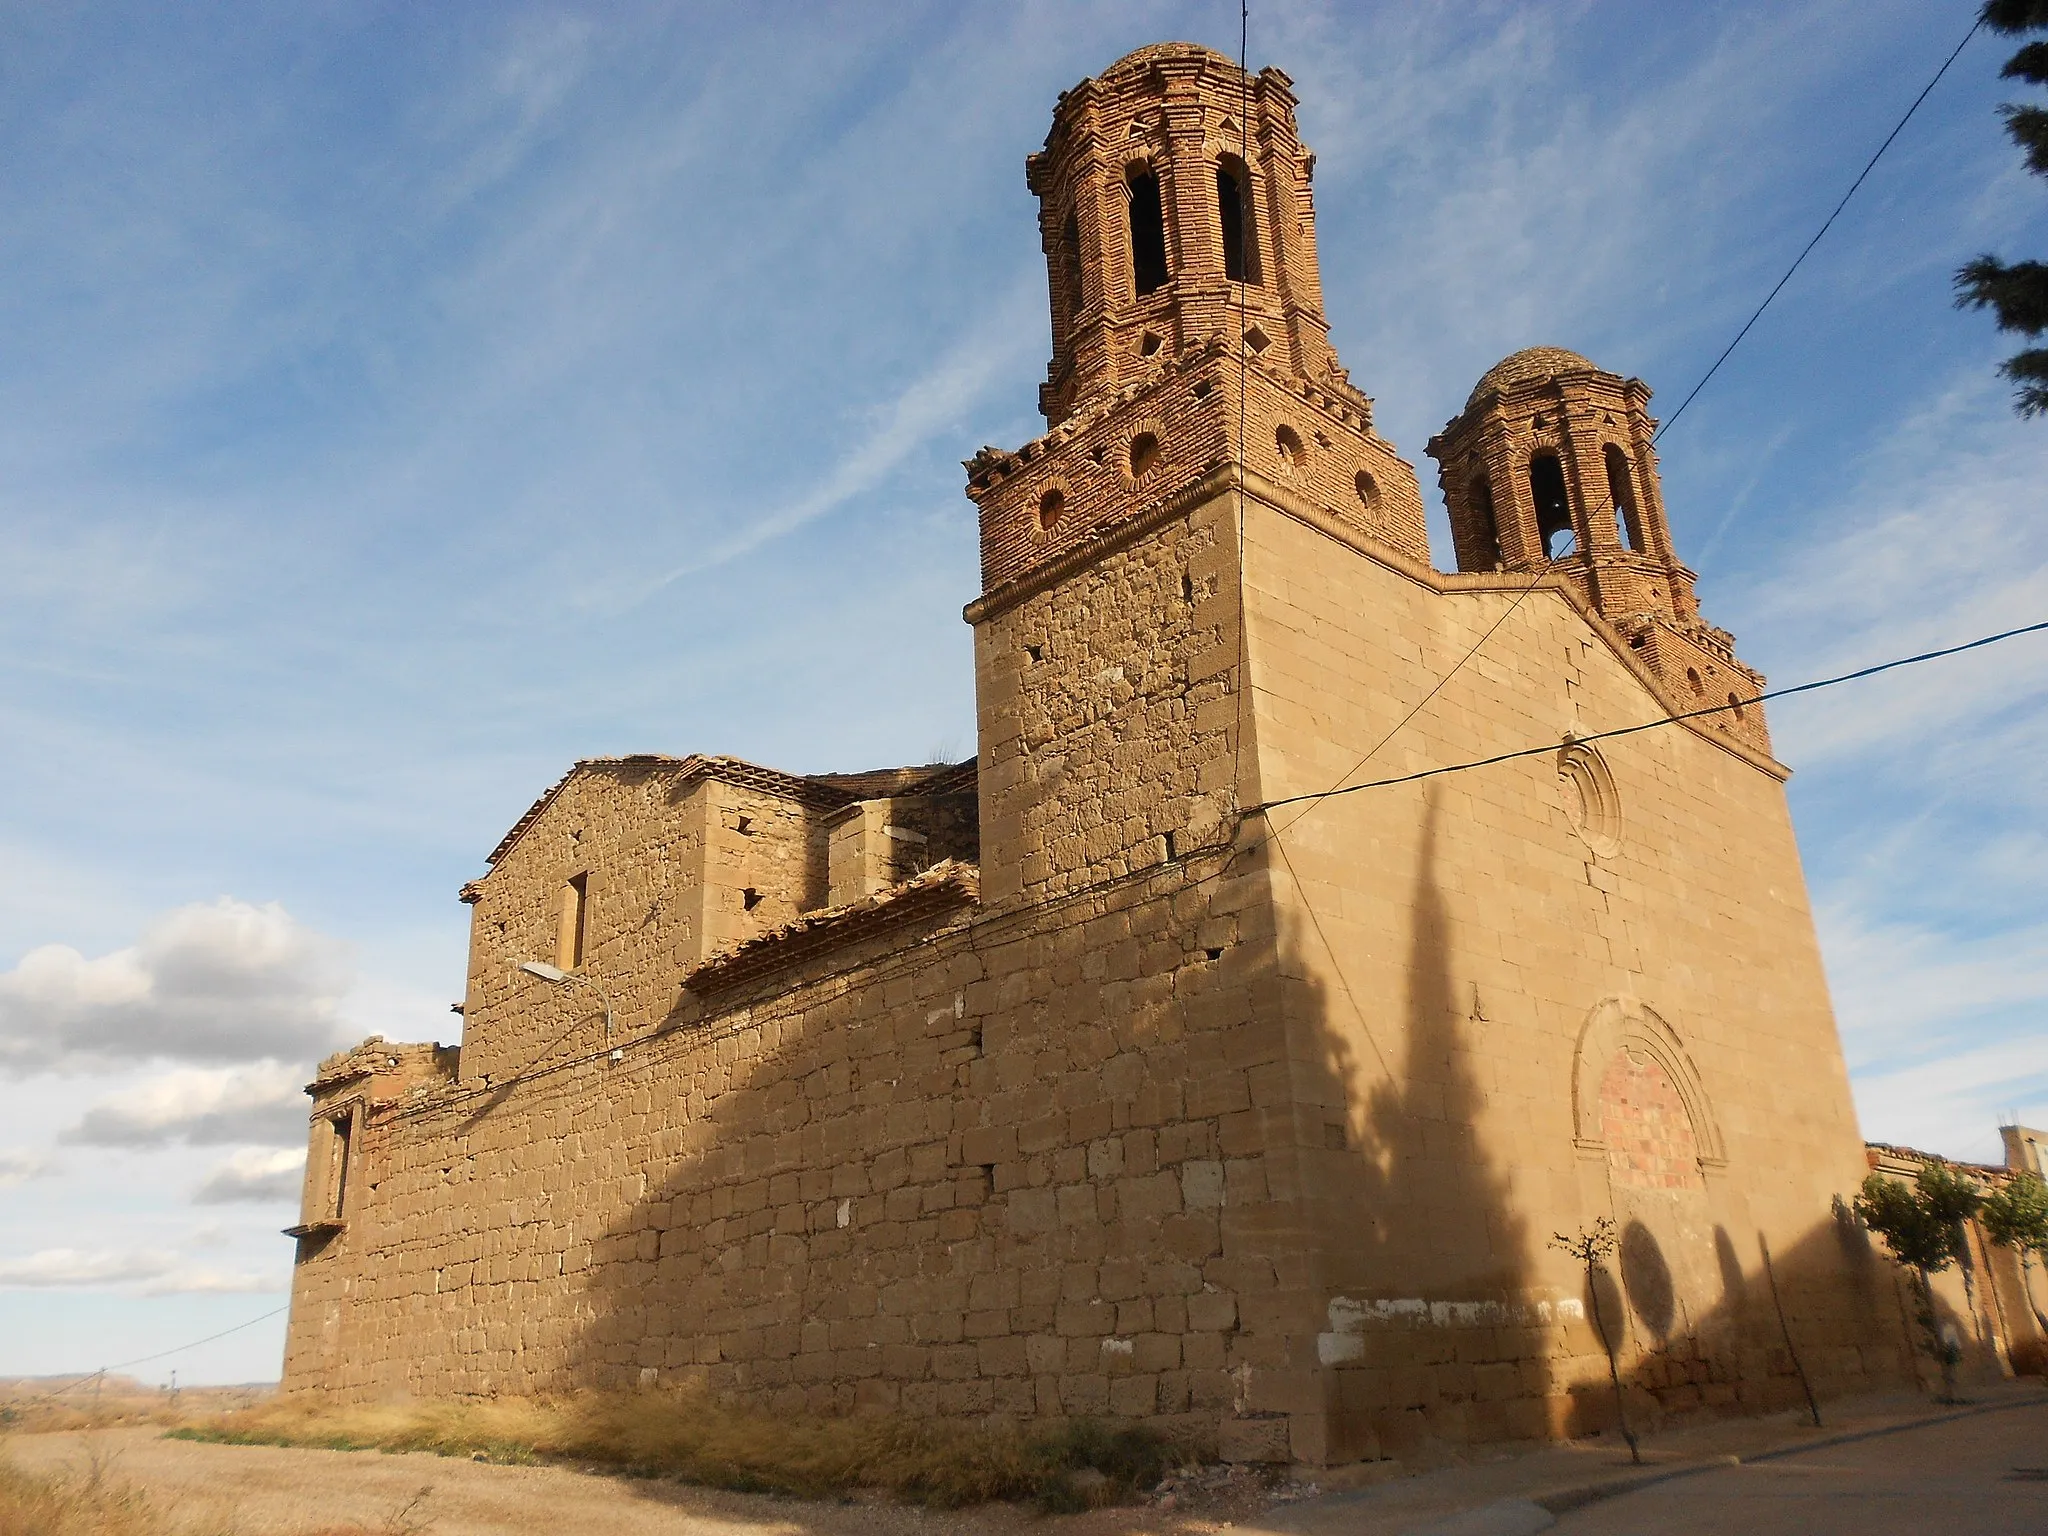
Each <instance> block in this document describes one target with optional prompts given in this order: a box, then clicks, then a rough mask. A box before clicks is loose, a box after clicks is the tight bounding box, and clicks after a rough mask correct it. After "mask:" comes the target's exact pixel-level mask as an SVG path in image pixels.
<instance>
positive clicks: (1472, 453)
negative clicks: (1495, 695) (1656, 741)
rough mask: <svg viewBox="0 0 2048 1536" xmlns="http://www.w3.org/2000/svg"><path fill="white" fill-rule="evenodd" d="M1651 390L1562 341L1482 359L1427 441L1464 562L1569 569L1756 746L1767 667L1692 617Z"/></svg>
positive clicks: (1616, 625)
mask: <svg viewBox="0 0 2048 1536" xmlns="http://www.w3.org/2000/svg"><path fill="white" fill-rule="evenodd" d="M1649 401H1650V390H1649V387H1648V386H1647V385H1645V384H1644V383H1643V381H1642V380H1641V379H1624V378H1622V377H1620V376H1619V375H1618V374H1612V373H1608V372H1606V371H1605V370H1603V369H1601V368H1598V367H1596V366H1595V365H1594V364H1593V363H1591V362H1589V361H1588V360H1587V359H1585V358H1583V357H1581V356H1579V354H1578V353H1576V352H1568V351H1566V350H1565V349H1564V348H1562V347H1528V348H1525V349H1524V350H1522V351H1520V352H1517V353H1514V354H1513V355H1512V356H1510V357H1507V358H1505V359H1503V360H1502V361H1500V362H1498V363H1496V364H1494V366H1493V367H1491V368H1489V369H1488V370H1487V371H1486V372H1485V374H1483V375H1482V376H1481V377H1480V380H1479V382H1478V383H1477V384H1476V385H1474V386H1473V389H1472V393H1471V396H1470V397H1469V398H1468V399H1467V400H1466V401H1465V409H1464V411H1463V412H1461V413H1460V414H1459V415H1458V416H1457V417H1456V418H1454V419H1453V420H1452V421H1451V422H1450V423H1449V424H1448V425H1447V426H1445V428H1444V429H1443V431H1442V432H1441V433H1439V434H1438V435H1437V436H1435V437H1433V438H1431V439H1430V441H1429V445H1428V448H1427V450H1426V451H1427V452H1428V454H1429V456H1430V457H1431V458H1433V459H1435V460H1436V461H1437V466H1438V468H1437V483H1438V485H1439V486H1440V487H1441V488H1442V490H1443V497H1444V506H1445V508H1446V510H1447V511H1448V512H1449V514H1450V520H1451V538H1452V542H1453V544H1454V546H1455V548H1456V551H1457V560H1458V569H1459V570H1460V571H1475V572H1485V571H1501V572H1512V573H1515V574H1523V575H1529V576H1535V575H1536V574H1538V573H1539V572H1542V571H1544V570H1545V569H1546V568H1547V569H1548V570H1550V571H1552V572H1553V573H1555V574H1558V575H1561V576H1564V577H1565V578H1566V579H1567V580H1569V581H1570V582H1571V583H1572V585H1573V586H1574V587H1576V588H1577V589H1578V591H1579V593H1580V595H1581V596H1582V597H1583V598H1584V599H1585V600H1586V602H1587V603H1588V604H1589V605H1590V606H1591V607H1592V608H1593V610H1594V611H1595V612H1596V613H1598V614H1599V616H1600V617H1601V619H1603V620H1604V621H1605V622H1606V623H1607V624H1608V625H1610V626H1611V627H1612V628H1613V629H1614V630H1615V631H1616V632H1617V633H1618V634H1619V635H1620V636H1621V638H1622V639H1623V640H1625V641H1626V642H1627V643H1628V645H1629V647H1630V649H1632V650H1633V651H1635V653H1636V654H1637V655H1638V656H1639V657H1641V658H1642V659H1643V660H1644V661H1646V662H1647V663H1648V664H1649V665H1650V667H1651V668H1652V669H1653V670H1654V671H1655V672H1656V673H1657V674H1658V676H1659V677H1660V678H1662V679H1663V681H1664V683H1665V684H1666V686H1667V687H1668V688H1669V689H1670V690H1671V692H1672V693H1673V694H1674V695H1675V696H1676V701H1677V703H1678V705H1679V707H1680V708H1681V709H1704V708H1708V707H1710V706H1715V705H1728V706H1738V707H1731V708H1728V709H1727V711H1726V712H1725V713H1724V714H1721V715H1719V716H1717V717H1715V718H1714V719H1713V721H1712V723H1713V724H1714V725H1716V726H1718V727H1719V728H1720V729H1722V730H1725V731H1727V732H1728V733H1729V734H1730V735H1732V736H1734V737H1736V738H1737V739H1738V740H1741V741H1743V742H1744V743H1746V744H1747V745H1749V746H1752V747H1754V748H1756V750H1758V751H1760V752H1764V753H1769V751H1770V738H1769V736H1768V734H1767V733H1766V731H1765V727H1764V720H1763V711H1762V709H1761V708H1760V707H1758V706H1755V705H1752V704H1751V703H1750V702H1749V701H1750V700H1752V699H1754V698H1755V697H1756V695H1757V694H1758V693H1760V692H1761V691H1762V690H1763V682H1764V680H1763V677H1762V675H1761V674H1760V673H1757V672H1754V671H1752V670H1751V669H1750V668H1749V667H1747V666H1745V665H1744V664H1743V663H1742V662H1741V661H1740V660H1739V659H1738V658H1737V657H1736V655H1735V639H1734V636H1732V635H1730V634H1729V633H1728V632H1727V631H1726V630H1724V629H1718V628H1716V627H1715V626H1714V625H1712V624H1709V623H1707V622H1706V620H1704V619H1703V618H1701V617H1700V607H1699V602H1698V600H1697V599H1696V598H1695V597H1694V596H1693V582H1694V580H1695V577H1694V574H1693V572H1692V571H1690V570H1688V569H1687V568H1686V567H1685V566H1684V565H1682V564H1680V563H1679V559H1678V555H1677V552H1676V551H1675V550H1674V549H1673V548H1672V544H1671V525H1670V524H1669V523H1668V522H1667V521H1666V520H1665V516H1664V493H1663V488H1662V487H1661V485H1660V484H1659V483H1658V478H1657V454H1656V450H1655V449H1654V448H1653V447H1652V446H1651V439H1652V438H1653V437H1654V436H1655V435H1656V430H1657V421H1656V418H1655V417H1653V416H1651V415H1650V414H1649V411H1648V409H1647V407H1648V405H1649Z"/></svg>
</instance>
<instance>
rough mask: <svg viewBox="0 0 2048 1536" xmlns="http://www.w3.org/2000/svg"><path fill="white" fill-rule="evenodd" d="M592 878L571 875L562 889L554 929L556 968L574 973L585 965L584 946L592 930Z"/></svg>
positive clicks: (585, 875) (583, 875)
mask: <svg viewBox="0 0 2048 1536" xmlns="http://www.w3.org/2000/svg"><path fill="white" fill-rule="evenodd" d="M589 908H590V876H589V875H588V874H581V875H571V876H570V877H569V882H568V884H566V885H564V886H563V887H562V904H561V910H560V913H559V915H558V917H557V921H556V928H555V964H556V965H559V966H560V967H561V968H562V969H563V970H565V971H573V970H575V969H576V968H577V967H578V966H580V965H581V964H582V963H583V944H584V939H585V938H586V936H587V930H588V927H589V915H590V914H589Z"/></svg>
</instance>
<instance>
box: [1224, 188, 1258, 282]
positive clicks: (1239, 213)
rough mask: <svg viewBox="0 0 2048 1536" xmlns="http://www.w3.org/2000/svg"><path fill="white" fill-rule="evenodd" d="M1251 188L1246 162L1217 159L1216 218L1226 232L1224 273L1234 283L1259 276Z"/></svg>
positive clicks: (1249, 280) (1254, 279) (1255, 279)
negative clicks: (1245, 171) (1245, 167)
mask: <svg viewBox="0 0 2048 1536" xmlns="http://www.w3.org/2000/svg"><path fill="white" fill-rule="evenodd" d="M1250 191H1251V184H1250V182H1249V180H1248V179H1247V178H1246V176H1245V174H1244V167H1243V166H1241V165H1240V164H1238V163H1237V162H1236V161H1235V160H1219V161H1217V162H1216V221H1217V223H1218V224H1219V225H1220V226H1221V228H1222V233H1223V275H1224V276H1225V277H1227V278H1228V279H1230V281H1231V282H1233V283H1256V282H1257V281H1258V280H1259V253H1258V241H1257V239H1256V238H1255V237H1254V235H1253V232H1252V204H1251V196H1250Z"/></svg>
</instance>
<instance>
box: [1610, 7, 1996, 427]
mask: <svg viewBox="0 0 2048 1536" xmlns="http://www.w3.org/2000/svg"><path fill="white" fill-rule="evenodd" d="M1983 25H1984V18H1983V17H1982V16H1979V17H1978V18H1977V20H1976V21H1975V22H1974V23H1973V24H1972V25H1971V27H1970V30H1969V31H1967V32H1965V33H1964V34H1963V40H1962V41H1961V42H1960V43H1957V44H1956V46H1955V51H1954V52H1952V53H1951V54H1949V56H1948V57H1947V58H1946V59H1944V60H1942V63H1941V68H1939V69H1937V70H1936V71H1935V72H1934V78H1933V79H1932V80H1930V81H1928V82H1927V84H1926V86H1925V87H1924V88H1923V89H1922V90H1921V92H1920V94H1919V95H1918V96H1915V97H1914V98H1913V105H1911V106H1910V107H1908V108H1906V115H1905V116H1904V117H1902V118H1900V119H1899V120H1898V122H1897V123H1896V124H1894V125H1893V127H1892V131H1891V132H1890V133H1888V134H1886V135H1885V138H1884V142H1883V143H1882V144H1880V145H1878V146H1877V153H1876V154H1874V155H1872V156H1871V157H1870V163H1869V164H1868V165H1866V166H1864V167H1863V170H1862V173H1861V174H1860V175H1858V176H1857V178H1856V179H1855V180H1854V181H1852V182H1850V183H1849V190H1848V191H1846V192H1844V193H1843V194H1842V200H1841V201H1840V202H1839V203H1837V204H1835V211H1834V212H1833V213H1831V214H1829V215H1828V216H1827V220H1826V222H1825V223H1823V224H1822V225H1821V227H1820V229H1819V231H1818V233H1816V234H1815V235H1814V237H1813V238H1812V239H1811V240H1809V241H1807V242H1806V248H1805V249H1804V250H1802V251H1801V252H1800V253H1799V255H1798V256H1797V257H1796V258H1795V259H1794V260H1793V262H1792V265H1791V266H1789V267H1787V268H1786V269H1785V275H1784V276H1783V277H1781V278H1779V279H1778V282H1777V286H1776V287H1774V288H1772V289H1771V291H1770V292H1769V293H1767V294H1765V295H1764V301H1763V303H1761V304H1759V305H1757V307H1756V313H1755V314H1753V315H1751V316H1750V317H1749V319H1748V320H1746V321H1744V322H1743V326H1742V329H1741V330H1739V331H1737V332H1736V333H1735V339H1734V340H1733V341H1731V342H1729V343H1728V345H1727V346H1725V347H1723V348H1722V349H1721V355H1720V356H1719V357H1717V358H1715V359H1714V366H1713V367H1711V368H1709V369H1708V370H1707V371H1706V374H1705V376H1704V377H1703V378H1701V380H1700V381H1699V383H1697V384H1695V385H1693V387H1692V394H1690V395H1687V396H1686V397H1685V398H1684V399H1683V400H1681V401H1679V402H1678V409H1677V410H1675V411H1673V412H1672V413H1671V419H1670V420H1669V421H1667V422H1665V423H1664V425H1662V426H1661V427H1659V428H1658V429H1657V431H1656V434H1655V436H1653V437H1652V438H1651V439H1650V441H1651V443H1652V444H1654V443H1655V442H1656V441H1657V439H1658V438H1660V437H1662V436H1663V435H1664V434H1665V433H1666V432H1669V431H1670V430H1671V429H1672V428H1673V427H1675V426H1676V425H1678V418H1679V417H1681V416H1683V415H1684V414H1685V408H1686V407H1687V406H1688V405H1691V404H1692V402H1693V397H1694V396H1695V395H1697V394H1699V392H1700V391H1701V390H1703V389H1705V388H1706V387H1707V380H1708V379H1711V378H1712V377H1713V376H1714V375H1715V374H1717V373H1719V372H1720V371H1721V365H1722V364H1723V363H1725V362H1727V361H1728V354H1729V353H1731V352H1733V351H1734V350H1735V349H1736V348H1737V347H1739V346H1741V345H1742V338H1743V337H1745V336H1747V335H1748V334H1749V328H1750V327H1751V326H1753V325H1755V324H1756V323H1757V321H1758V320H1760V319H1761V318H1763V312H1764V311H1765V310H1767V309H1769V308H1770V307H1771V300H1773V299H1775V298H1776V297H1777V296H1778V290H1779V289H1780V288H1783V287H1784V286H1785V285H1786V284H1787V283H1789V282H1791V281H1792V274H1793V273H1794V272H1797V271H1798V270H1799V267H1800V263H1802V262H1804V261H1805V260H1806V258H1807V256H1808V255H1809V254H1810V253H1811V252H1812V250H1813V248H1814V247H1815V246H1816V245H1819V244H1820V240H1821V236H1822V235H1825V234H1826V233H1827V232H1828V231H1829V230H1830V229H1832V228H1833V227H1834V223H1835V220H1836V219H1837V218H1838V217H1840V215H1841V212H1842V210H1843V209H1844V208H1846V207H1848V206H1849V199H1850V198H1852V197H1854V196H1855V195H1856V189H1857V188H1858V187H1860V186H1862V185H1863V182H1864V178H1865V177H1867V176H1869V175H1870V173H1871V172H1872V171H1873V170H1875V169H1876V168H1877V162H1878V161H1880V160H1882V159H1883V158H1884V152H1885V151H1886V150H1888V149H1890V148H1891V147H1892V140H1893V139H1896V138H1897V137H1898V136H1899V134H1900V133H1901V132H1903V131H1904V129H1905V126H1906V124H1908V123H1910V122H1911V121H1912V120H1913V114H1914V113H1915V112H1918V111H1919V110H1920V103H1921V102H1923V101H1925V100H1926V99H1927V97H1928V95H1929V94H1930V93H1931V92H1932V91H1933V90H1934V88H1935V87H1936V86H1937V85H1939V84H1941V77H1942V76H1943V75H1945V74H1947V73H1948V67H1949V65H1951V64H1953V63H1955V61H1956V59H1957V58H1958V57H1959V56H1960V55H1961V54H1962V51H1963V50H1964V49H1965V48H1967V47H1969V46H1970V39H1971V38H1973V37H1975V36H1976V35H1977V29H1978V28H1979V27H1981V26H1983Z"/></svg>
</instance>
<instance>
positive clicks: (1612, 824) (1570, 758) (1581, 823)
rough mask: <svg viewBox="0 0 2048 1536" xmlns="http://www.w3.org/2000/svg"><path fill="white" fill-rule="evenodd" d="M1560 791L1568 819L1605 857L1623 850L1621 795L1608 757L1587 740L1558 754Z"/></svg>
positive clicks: (1572, 742) (1575, 742)
mask: <svg viewBox="0 0 2048 1536" xmlns="http://www.w3.org/2000/svg"><path fill="white" fill-rule="evenodd" d="M1557 790H1558V795H1559V796H1560V797H1561V798H1562V799H1563V801H1564V814H1565V819H1566V820H1567V821H1569V822H1570V823H1571V824H1572V830H1573V831H1574V832H1576V833H1578V834H1579V836H1580V837H1582V838H1584V839H1585V840H1586V846H1587V847H1588V848H1590V849H1592V850H1593V852H1595V853H1597V854H1599V855H1600V856H1601V857H1602V858H1609V857H1612V856H1613V855H1614V854H1616V853H1619V852H1620V851H1621V796H1620V795H1619V794H1618V793H1617V792H1616V791H1615V788H1614V775H1613V774H1611V773H1609V772H1608V771H1607V762H1606V759H1604V758H1602V757H1601V756H1600V754H1599V753H1598V752H1596V751H1594V750H1593V749H1592V748H1591V747H1589V746H1587V745H1585V743H1583V742H1577V741H1568V742H1566V743H1565V744H1564V746H1563V747H1561V748H1560V749H1559V750H1558V754H1557Z"/></svg>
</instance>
